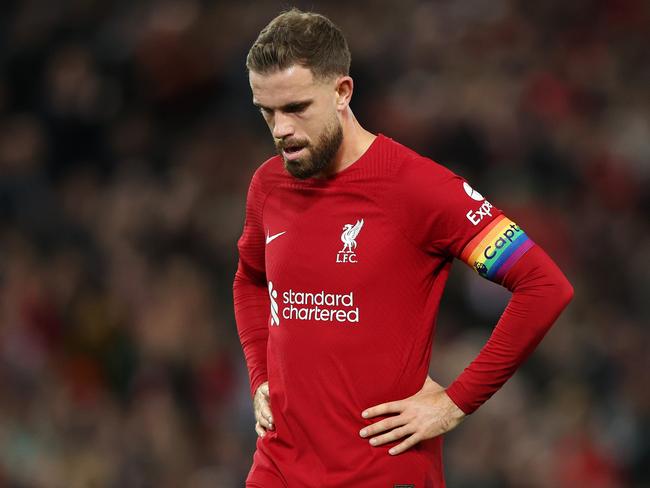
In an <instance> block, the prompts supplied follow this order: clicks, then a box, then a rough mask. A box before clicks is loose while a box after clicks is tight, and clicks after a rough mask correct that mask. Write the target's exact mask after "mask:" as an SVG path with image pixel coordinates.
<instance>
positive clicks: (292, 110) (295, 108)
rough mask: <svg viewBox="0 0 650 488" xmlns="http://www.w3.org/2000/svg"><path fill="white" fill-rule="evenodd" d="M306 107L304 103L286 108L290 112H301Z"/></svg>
mask: <svg viewBox="0 0 650 488" xmlns="http://www.w3.org/2000/svg"><path fill="white" fill-rule="evenodd" d="M306 108H307V106H306V105H298V106H296V107H291V108H289V109H288V110H287V112H289V113H292V114H300V113H303V112H304V111H305V109H306Z"/></svg>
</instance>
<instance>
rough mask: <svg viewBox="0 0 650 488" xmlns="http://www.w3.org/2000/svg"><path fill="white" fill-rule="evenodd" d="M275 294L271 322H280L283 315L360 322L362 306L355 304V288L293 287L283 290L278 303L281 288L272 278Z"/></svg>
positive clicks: (325, 320)
mask: <svg viewBox="0 0 650 488" xmlns="http://www.w3.org/2000/svg"><path fill="white" fill-rule="evenodd" d="M269 296H270V297H271V325H276V326H277V325H280V316H281V317H282V318H283V319H287V320H313V321H316V322H339V323H358V322H359V307H355V306H354V292H349V293H328V292H326V291H325V290H321V291H319V292H303V291H294V290H292V289H289V290H288V291H285V292H282V303H283V305H284V306H282V307H281V310H280V307H279V306H278V303H277V301H276V300H277V298H278V291H277V290H275V289H274V288H273V284H272V283H271V282H269Z"/></svg>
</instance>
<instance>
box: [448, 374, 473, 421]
mask: <svg viewBox="0 0 650 488" xmlns="http://www.w3.org/2000/svg"><path fill="white" fill-rule="evenodd" d="M445 393H447V396H448V397H449V398H451V401H452V402H454V403H455V404H456V406H457V407H458V408H460V409H461V410H462V411H463V412H464V413H465V415H469V414H471V413H473V412H474V411H475V410H476V408H477V407H474V406H473V405H472V402H470V401H469V398H468V397H469V395H468V394H467V391H466V390H465V388H464V387H463V386H462V385H461V384H460V383H459V382H458V381H454V382H453V383H452V384H451V385H449V387H448V388H447V389H446V390H445Z"/></svg>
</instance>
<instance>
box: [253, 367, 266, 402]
mask: <svg viewBox="0 0 650 488" xmlns="http://www.w3.org/2000/svg"><path fill="white" fill-rule="evenodd" d="M267 381H268V378H267V376H266V373H265V374H260V375H258V376H256V377H255V378H254V379H253V380H252V381H251V398H255V392H256V391H257V389H258V388H259V387H260V386H261V385H262V383H265V382H267Z"/></svg>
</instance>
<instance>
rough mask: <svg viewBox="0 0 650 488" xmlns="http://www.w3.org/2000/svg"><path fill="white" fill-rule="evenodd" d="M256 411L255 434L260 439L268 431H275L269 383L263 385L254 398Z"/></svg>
mask: <svg viewBox="0 0 650 488" xmlns="http://www.w3.org/2000/svg"><path fill="white" fill-rule="evenodd" d="M253 409H254V410H255V432H257V435H258V436H260V437H264V436H265V435H266V431H267V430H273V429H274V428H275V427H274V426H273V415H272V414H271V397H270V395H269V382H268V381H266V382H264V383H262V384H261V385H260V386H259V388H258V389H257V391H256V392H255V397H254V398H253Z"/></svg>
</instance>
